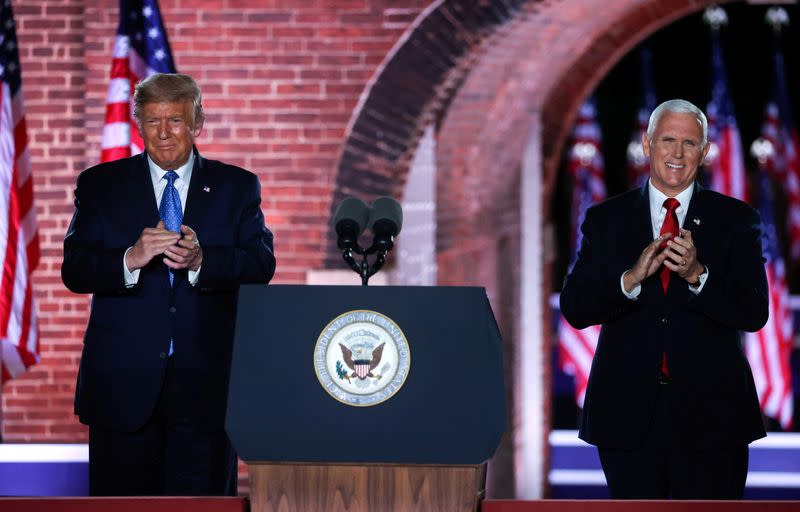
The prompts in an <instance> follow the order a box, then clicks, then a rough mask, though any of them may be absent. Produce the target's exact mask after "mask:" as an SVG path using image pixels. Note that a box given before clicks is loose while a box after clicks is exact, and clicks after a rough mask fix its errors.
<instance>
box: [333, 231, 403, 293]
mask: <svg viewBox="0 0 800 512" xmlns="http://www.w3.org/2000/svg"><path fill="white" fill-rule="evenodd" d="M342 242H343V240H342V239H341V238H340V239H339V244H338V245H339V248H340V249H342V258H343V259H344V261H345V262H347V264H348V265H349V266H350V268H351V269H353V271H354V272H355V273H356V274H358V275H359V276H361V286H367V284H368V282H369V278H370V277H372V276H374V275H375V274H376V273H377V272H378V270H380V269H381V267H383V264H384V263H386V255H387V253H388V252H389V251H390V250H391V249H392V247H393V246H394V237H390V238H389V239H388V240H376V241H373V243H372V245H371V246H369V247H368V248H367V249H362V248H361V246H360V245H358V242H356V241H352V240H346V241H345V242H344V243H342ZM353 253H356V254H359V255H361V262H358V261H356V258H355V256H354V254H353ZM371 254H375V261H374V262H373V264H372V265H371V266H370V264H369V260H368V259H367V257H368V256H369V255H371Z"/></svg>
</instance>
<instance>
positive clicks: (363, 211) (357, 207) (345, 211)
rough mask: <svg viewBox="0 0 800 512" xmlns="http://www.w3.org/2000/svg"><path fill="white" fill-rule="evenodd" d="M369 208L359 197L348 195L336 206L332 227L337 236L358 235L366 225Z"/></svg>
mask: <svg viewBox="0 0 800 512" xmlns="http://www.w3.org/2000/svg"><path fill="white" fill-rule="evenodd" d="M368 220H369V208H368V207H367V205H366V204H365V203H364V201H362V200H361V199H358V198H355V197H348V198H347V199H345V200H344V201H342V202H341V203H339V207H338V208H336V213H335V214H334V215H333V227H334V229H336V234H337V235H339V236H343V235H349V236H352V237H356V238H357V237H358V235H360V234H361V233H362V232H363V231H364V229H366V227H367V222H368Z"/></svg>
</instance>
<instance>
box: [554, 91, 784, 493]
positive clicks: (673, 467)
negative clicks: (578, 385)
mask: <svg viewBox="0 0 800 512" xmlns="http://www.w3.org/2000/svg"><path fill="white" fill-rule="evenodd" d="M707 126H708V125H707V121H706V117H705V115H704V114H703V113H702V111H700V109H698V108H697V107H695V106H694V105H692V104H691V103H689V102H687V101H683V100H670V101H667V102H665V103H662V104H661V105H659V106H658V107H657V108H656V109H655V110H654V111H653V113H652V115H651V116H650V123H649V125H648V129H647V133H646V134H643V137H642V145H643V148H644V152H645V155H646V156H648V157H649V159H650V179H649V182H648V184H647V185H645V186H644V187H643V188H641V189H639V190H632V191H630V192H627V193H624V194H621V195H619V196H617V197H614V198H612V199H609V200H608V201H605V202H603V203H601V204H599V205H596V206H594V207H592V208H589V209H588V210H587V213H586V217H585V220H584V223H583V226H582V228H581V229H582V236H583V238H582V241H581V245H580V251H579V253H578V258H577V260H576V262H575V265H574V267H573V269H572V270H571V272H570V273H569V275H568V276H567V278H566V279H565V281H564V287H563V290H562V292H561V311H562V313H563V314H564V316H565V317H566V319H567V320H568V321H569V323H570V324H571V325H572V326H573V327H575V328H578V329H583V328H585V327H587V326H589V325H596V324H600V325H602V329H601V333H600V338H599V340H598V344H597V349H596V352H595V357H594V361H593V362H592V370H591V374H590V377H589V385H588V389H587V392H586V398H585V403H584V410H583V416H582V419H581V427H580V437H581V439H583V440H584V441H586V442H588V443H591V444H594V445H597V447H598V451H599V454H600V460H601V462H602V465H603V471H604V472H605V475H606V479H607V481H608V485H609V489H610V492H611V496H612V497H614V498H667V497H672V498H677V499H693V498H695V499H700V498H719V499H726V498H727V499H739V498H741V496H742V493H743V492H744V484H745V479H746V476H747V463H748V448H747V445H748V443H750V442H751V441H753V440H755V439H758V438H760V437H763V436H764V435H765V433H764V427H763V424H762V421H761V415H760V411H759V406H758V398H757V396H756V391H755V386H754V383H753V377H752V374H751V371H750V367H749V365H748V363H747V360H746V359H745V356H744V352H743V350H742V340H741V335H740V334H741V333H740V331H742V330H744V331H751V332H752V331H756V330H758V329H760V328H761V327H762V326H763V325H764V324H765V323H766V321H767V316H768V312H767V310H768V293H767V281H766V274H765V271H764V259H763V256H762V252H761V231H760V220H759V216H758V214H757V213H756V212H755V211H754V210H753V209H752V208H750V207H749V206H747V205H746V204H745V203H743V202H741V201H738V200H736V199H732V198H730V197H726V196H723V195H721V194H718V193H716V192H712V191H709V190H706V189H704V188H702V187H701V186H700V185H699V184H697V183H696V182H695V178H696V176H697V171H698V168H699V167H700V165H701V164H702V162H703V160H704V158H705V156H706V154H707V153H708V149H709V146H708V140H707ZM680 226H682V228H679V227H680Z"/></svg>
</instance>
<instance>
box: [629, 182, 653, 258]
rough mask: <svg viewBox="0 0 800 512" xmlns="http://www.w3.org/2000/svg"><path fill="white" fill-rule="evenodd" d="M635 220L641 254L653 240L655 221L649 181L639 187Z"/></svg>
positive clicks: (634, 213)
mask: <svg viewBox="0 0 800 512" xmlns="http://www.w3.org/2000/svg"><path fill="white" fill-rule="evenodd" d="M633 221H634V222H635V223H636V224H635V226H634V231H633V234H634V236H635V238H636V242H637V246H638V248H639V253H640V254H641V252H642V251H643V250H644V248H645V247H647V244H649V243H650V242H652V241H653V221H652V219H651V218H650V192H649V190H648V188H647V183H645V184H644V186H643V187H642V188H641V189H639V194H637V195H636V201H635V204H634V212H633Z"/></svg>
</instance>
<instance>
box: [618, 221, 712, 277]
mask: <svg viewBox="0 0 800 512" xmlns="http://www.w3.org/2000/svg"><path fill="white" fill-rule="evenodd" d="M661 265H664V266H665V267H667V268H668V269H670V270H672V271H673V272H675V273H676V274H678V275H679V276H680V277H682V278H683V279H685V280H686V281H687V282H690V283H692V282H695V281H696V280H697V277H698V276H699V275H700V274H701V273H702V272H703V269H704V268H705V267H704V266H703V265H702V264H701V263H700V262H699V261H698V260H697V248H696V247H695V245H694V242H693V241H692V232H691V231H689V230H688V229H681V231H680V236H678V237H675V238H672V236H671V235H670V234H669V233H667V234H665V235H662V236H660V237H658V238H656V239H655V240H653V241H652V242H651V243H649V244H648V245H647V247H645V248H644V250H643V251H642V254H641V255H640V256H639V259H638V260H637V261H636V264H635V265H634V266H633V268H631V269H630V270H629V271H627V272H626V273H625V275H624V277H623V280H624V285H625V290H627V291H631V290H633V289H634V288H635V287H636V286H638V285H639V284H640V283H641V282H642V281H644V280H645V279H647V278H648V277H650V276H651V275H653V274H654V273H655V272H656V270H658V269H659V267H661Z"/></svg>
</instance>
